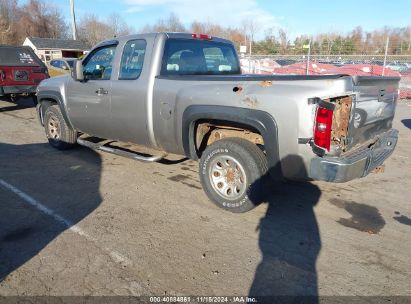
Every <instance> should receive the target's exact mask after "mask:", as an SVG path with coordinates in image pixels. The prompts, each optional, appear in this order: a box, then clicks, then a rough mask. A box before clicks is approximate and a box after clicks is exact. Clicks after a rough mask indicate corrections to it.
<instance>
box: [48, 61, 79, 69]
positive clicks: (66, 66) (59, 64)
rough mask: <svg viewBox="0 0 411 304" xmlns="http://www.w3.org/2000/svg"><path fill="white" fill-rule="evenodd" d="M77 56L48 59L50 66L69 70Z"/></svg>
mask: <svg viewBox="0 0 411 304" xmlns="http://www.w3.org/2000/svg"><path fill="white" fill-rule="evenodd" d="M76 59H77V58H61V59H53V60H51V61H50V63H49V64H50V65H51V66H52V67H55V68H58V69H62V70H66V71H70V70H72V69H73V66H74V62H75V61H76Z"/></svg>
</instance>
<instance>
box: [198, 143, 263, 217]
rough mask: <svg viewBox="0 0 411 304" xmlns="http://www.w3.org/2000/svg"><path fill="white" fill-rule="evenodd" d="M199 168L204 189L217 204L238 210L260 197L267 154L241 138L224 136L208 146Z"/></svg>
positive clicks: (254, 204) (257, 200) (243, 210)
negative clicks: (225, 137)
mask: <svg viewBox="0 0 411 304" xmlns="http://www.w3.org/2000/svg"><path fill="white" fill-rule="evenodd" d="M199 171H200V179H201V183H202V186H203V189H204V191H205V192H206V194H207V196H208V197H209V198H210V200H211V201H213V202H214V203H215V204H216V205H217V206H218V207H220V208H223V209H225V210H228V211H231V212H234V213H242V212H247V211H249V210H251V209H253V208H255V207H256V206H257V205H258V204H259V203H261V202H262V200H263V190H264V187H263V185H264V183H265V174H266V173H267V171H268V165H267V158H266V156H265V155H264V153H263V152H262V151H261V149H260V148H258V147H257V146H256V145H255V144H253V143H251V142H249V141H247V140H245V139H241V138H227V139H223V140H219V141H217V142H215V143H213V144H212V145H210V146H208V147H207V148H206V149H205V151H204V152H203V154H202V157H201V160H200V170H199Z"/></svg>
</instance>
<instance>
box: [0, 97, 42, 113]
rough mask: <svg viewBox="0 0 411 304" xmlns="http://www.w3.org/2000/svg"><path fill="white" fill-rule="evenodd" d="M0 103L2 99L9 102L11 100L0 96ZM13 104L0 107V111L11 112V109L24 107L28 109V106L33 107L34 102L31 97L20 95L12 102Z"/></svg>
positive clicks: (16, 109)
mask: <svg viewBox="0 0 411 304" xmlns="http://www.w3.org/2000/svg"><path fill="white" fill-rule="evenodd" d="M0 98H1V100H0V105H2V103H3V102H4V101H6V102H8V103H10V102H12V101H10V99H7V98H5V97H0ZM12 103H13V104H14V105H12V106H7V107H0V113H2V112H11V111H18V110H24V109H28V108H33V107H35V103H34V101H33V99H32V98H31V97H20V98H17V99H16V100H15V101H14V102H12Z"/></svg>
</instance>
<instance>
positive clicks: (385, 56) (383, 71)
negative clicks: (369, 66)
mask: <svg viewBox="0 0 411 304" xmlns="http://www.w3.org/2000/svg"><path fill="white" fill-rule="evenodd" d="M389 43H390V36H387V42H386V43H385V54H384V65H383V66H382V76H384V73H385V66H386V64H387V53H388V45H389Z"/></svg>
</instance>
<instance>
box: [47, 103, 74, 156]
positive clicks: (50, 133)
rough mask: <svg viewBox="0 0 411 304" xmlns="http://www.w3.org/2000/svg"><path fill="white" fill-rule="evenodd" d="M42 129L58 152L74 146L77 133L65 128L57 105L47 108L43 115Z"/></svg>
mask: <svg viewBox="0 0 411 304" xmlns="http://www.w3.org/2000/svg"><path fill="white" fill-rule="evenodd" d="M44 129H45V131H46V136H47V139H48V141H49V143H50V145H52V146H53V147H54V148H56V149H58V150H67V149H71V148H73V147H74V146H75V145H76V142H77V132H76V131H74V130H72V129H71V128H69V127H68V126H67V123H66V121H65V120H64V117H63V114H61V111H60V108H59V107H58V106H57V105H52V106H49V107H48V108H47V109H46V111H45V113H44Z"/></svg>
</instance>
